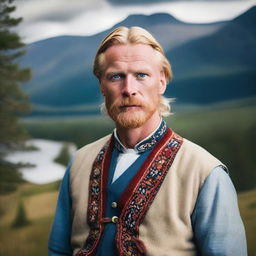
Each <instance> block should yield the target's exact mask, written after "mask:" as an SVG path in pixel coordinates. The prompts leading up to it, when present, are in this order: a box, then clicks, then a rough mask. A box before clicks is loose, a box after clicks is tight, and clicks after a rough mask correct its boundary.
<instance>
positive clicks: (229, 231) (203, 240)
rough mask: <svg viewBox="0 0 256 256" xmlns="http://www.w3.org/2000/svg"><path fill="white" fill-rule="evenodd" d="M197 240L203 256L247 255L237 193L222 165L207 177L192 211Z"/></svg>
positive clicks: (200, 253)
mask: <svg viewBox="0 0 256 256" xmlns="http://www.w3.org/2000/svg"><path fill="white" fill-rule="evenodd" d="M191 220H192V226H193V230H194V238H195V243H196V245H197V248H198V251H199V255H201V256H247V245H246V237H245V230H244V225H243V222H242V220H241V216H240V213H239V208H238V203H237V194H236V191H235V188H234V186H233V183H232V181H231V179H230V177H229V175H228V173H227V172H226V171H224V169H223V167H222V166H218V167H216V168H214V169H213V170H212V171H211V173H210V175H209V176H208V177H207V179H206V181H205V182H204V184H203V186H202V188H201V189H200V192H199V196H198V199H197V202H196V206H195V209H194V211H193V214H192V218H191Z"/></svg>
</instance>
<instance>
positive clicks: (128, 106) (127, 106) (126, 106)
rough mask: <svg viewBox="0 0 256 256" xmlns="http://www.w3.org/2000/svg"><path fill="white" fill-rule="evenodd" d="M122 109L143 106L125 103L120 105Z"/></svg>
mask: <svg viewBox="0 0 256 256" xmlns="http://www.w3.org/2000/svg"><path fill="white" fill-rule="evenodd" d="M120 108H121V109H133V108H141V106H140V105H123V106H120Z"/></svg>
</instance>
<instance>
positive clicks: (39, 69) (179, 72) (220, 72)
mask: <svg viewBox="0 0 256 256" xmlns="http://www.w3.org/2000/svg"><path fill="white" fill-rule="evenodd" d="M254 14H255V8H252V9H251V10H249V11H248V12H246V13H244V14H243V15H241V16H240V17H238V18H237V19H235V20H232V21H229V22H221V23H213V24H187V23H183V22H180V21H178V20H176V19H175V18H173V17H172V16H170V15H169V14H164V13H158V14H153V15H149V16H146V15H131V16H129V17H127V19H125V20H124V21H122V22H120V23H118V24H116V25H115V26H114V27H117V26H128V27H130V26H141V27H144V28H146V29H148V30H149V31H150V32H151V33H152V34H153V35H154V36H155V37H156V38H157V39H158V40H159V42H160V43H161V44H162V45H163V46H164V48H165V51H166V53H167V56H168V58H169V59H170V61H171V63H172V66H173V70H174V77H175V78H174V81H173V83H172V84H171V85H170V86H169V87H168V91H167V96H175V97H177V98H178V102H180V103H193V104H198V103H208V102H217V101H220V100H222V98H223V99H233V98H234V99H235V98H239V97H240V98H241V97H247V96H248V93H249V91H248V90H249V88H251V89H250V90H251V94H252V95H255V94H256V93H255V86H253V85H252V83H254V84H255V81H256V78H255V59H256V58H255V57H256V56H255V49H254V48H253V47H252V45H255V38H256V36H255V35H256V34H255V28H254V27H255V18H254V17H255V16H254ZM112 29H113V28H111V29H109V30H107V31H104V32H102V33H99V34H96V35H93V36H84V37H75V36H61V37H55V38H50V39H46V40H42V41H39V42H35V43H32V44H29V45H28V46H27V54H26V55H25V56H24V57H23V58H22V59H21V64H22V66H30V67H32V72H33V78H32V79H31V80H30V81H29V83H27V84H25V85H23V88H24V90H25V91H26V92H27V93H28V94H29V95H30V99H31V101H32V103H33V105H34V106H35V109H36V111H37V112H34V113H36V114H37V115H39V114H40V113H41V114H42V113H44V114H47V113H49V112H50V111H49V109H50V108H52V113H51V114H57V113H60V112H61V111H60V109H61V108H62V109H63V111H62V113H64V112H65V111H67V108H70V111H67V112H69V113H71V112H72V113H73V112H74V111H73V109H75V108H76V107H74V106H79V107H78V108H77V109H79V113H82V112H83V110H82V109H84V112H85V113H86V112H87V110H88V109H90V113H93V111H92V106H93V105H98V104H99V103H100V102H101V100H102V99H101V95H100V93H99V90H98V81H97V79H96V78H95V77H94V76H93V74H92V63H93V58H94V55H95V53H96V50H97V47H98V45H99V43H100V41H101V40H102V39H103V38H104V36H106V35H107V33H108V32H109V31H110V30H112ZM243 87H244V88H243ZM216 88H217V89H216ZM237 88H238V89H239V90H237ZM241 88H243V89H245V90H244V91H243V90H241ZM223 89H225V93H224V95H225V97H222V98H221V97H219V95H220V94H221V93H222V90H223ZM228 92H230V94H229V95H227V94H228ZM241 93H242V94H241ZM81 105H86V106H85V107H84V108H83V107H82V106H81ZM88 105H89V106H90V107H89V108H88V107H87V106H88ZM37 106H38V107H37ZM46 109H48V110H47V111H46ZM85 109H87V110H85ZM64 110H65V111H64Z"/></svg>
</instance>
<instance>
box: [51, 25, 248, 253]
mask: <svg viewBox="0 0 256 256" xmlns="http://www.w3.org/2000/svg"><path fill="white" fill-rule="evenodd" d="M94 74H95V75H96V76H97V78H98V79H99V83H100V88H101V92H102V94H103V96H104V98H105V108H106V111H107V113H108V115H109V116H110V117H111V118H112V119H113V121H114V123H115V126H116V129H115V130H114V132H113V134H112V135H108V136H106V137H104V138H101V139H100V140H98V141H96V142H94V143H91V144H89V145H86V146H85V147H83V148H82V149H80V150H79V151H78V152H77V154H76V156H75V158H74V160H73V162H72V164H71V165H70V166H69V167H68V170H67V172H66V174H65V176H64V179H63V182H62V186H61V189H60V195H59V199H58V205H57V210H56V216H55V220H54V223H53V227H52V231H51V235H50V239H49V255H51V256H56V255H77V256H82V255H97V256H98V255H100V256H114V255H123V256H125V255H132V256H141V255H147V256H169V255H170V256H192V255H209V256H210V255H211V256H212V255H214V256H215V255H216V256H245V255H247V252H246V240H245V233H244V227H243V224H242V221H241V218H240V214H239V209H238V206H237V198H236V192H235V189H234V187H233V185H232V182H231V181H230V178H229V176H228V174H227V172H226V171H227V170H226V167H225V166H224V165H223V164H222V163H221V162H220V161H219V160H217V159H216V158H215V157H213V156H212V155H211V154H209V153H208V152H207V151H205V150H204V149H202V148H201V147H199V146H197V145H195V144H194V143H192V142H190V141H188V140H186V139H184V138H182V137H181V136H179V135H177V134H176V133H175V132H173V131H172V130H171V129H170V128H168V127H167V125H166V123H165V122H164V121H163V120H162V116H165V115H167V114H168V113H169V111H170V107H169V102H168V100H167V99H166V98H164V97H163V94H164V92H165V90H166V86H167V83H168V82H169V81H170V80H171V78H172V72H171V67H170V64H169V62H168V60H167V59H166V57H165V55H164V52H163V49H162V47H161V46H160V45H159V43H158V42H157V41H156V40H155V39H154V38H153V36H152V35H151V34H150V33H148V32H147V31H146V30H144V29H142V28H139V27H132V28H130V29H128V28H126V27H119V28H117V29H115V30H114V31H112V33H110V34H109V35H108V36H107V37H106V38H105V39H104V40H103V41H102V43H101V45H100V47H99V50H98V52H97V54H96V57H95V62H94Z"/></svg>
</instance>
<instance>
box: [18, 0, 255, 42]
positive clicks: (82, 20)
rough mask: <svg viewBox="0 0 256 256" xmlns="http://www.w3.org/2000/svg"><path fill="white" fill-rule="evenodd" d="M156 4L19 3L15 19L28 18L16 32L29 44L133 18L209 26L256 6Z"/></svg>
mask: <svg viewBox="0 0 256 256" xmlns="http://www.w3.org/2000/svg"><path fill="white" fill-rule="evenodd" d="M108 1H114V0H108ZM140 1H143V0H140ZM123 2H125V1H124V0H123ZM129 2H130V1H129ZM154 2H157V3H152V4H147V5H145V4H136V5H132V4H129V5H112V4H110V3H109V2H107V0H97V1H95V0H75V1H69V0H44V1H41V0H19V1H17V2H16V5H17V11H16V13H15V15H16V16H17V17H20V16H21V17H24V22H22V23H21V25H20V26H18V27H17V30H16V31H17V32H18V33H19V34H20V35H21V36H22V38H23V40H24V41H25V42H26V43H29V42H33V41H37V40H41V39H45V38H49V37H54V36H59V35H92V34H95V33H98V32H101V31H103V30H106V29H108V28H110V27H111V26H113V25H115V24H116V23H117V22H120V21H122V20H123V19H125V18H126V17H127V16H128V15H130V14H146V15H150V14H152V13H156V12H166V13H169V14H171V15H173V16H174V17H175V18H177V19H180V20H182V21H184V22H192V23H209V22H216V21H220V20H228V19H232V18H234V17H236V16H237V15H239V14H241V13H243V12H244V11H246V10H247V9H248V8H250V7H251V6H252V5H255V4H256V0H244V1H238V0H235V1H229V0H226V1H221V2H220V1H209V0H206V1H200V2H199V1H168V2H166V1H165V2H164V1H154Z"/></svg>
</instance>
